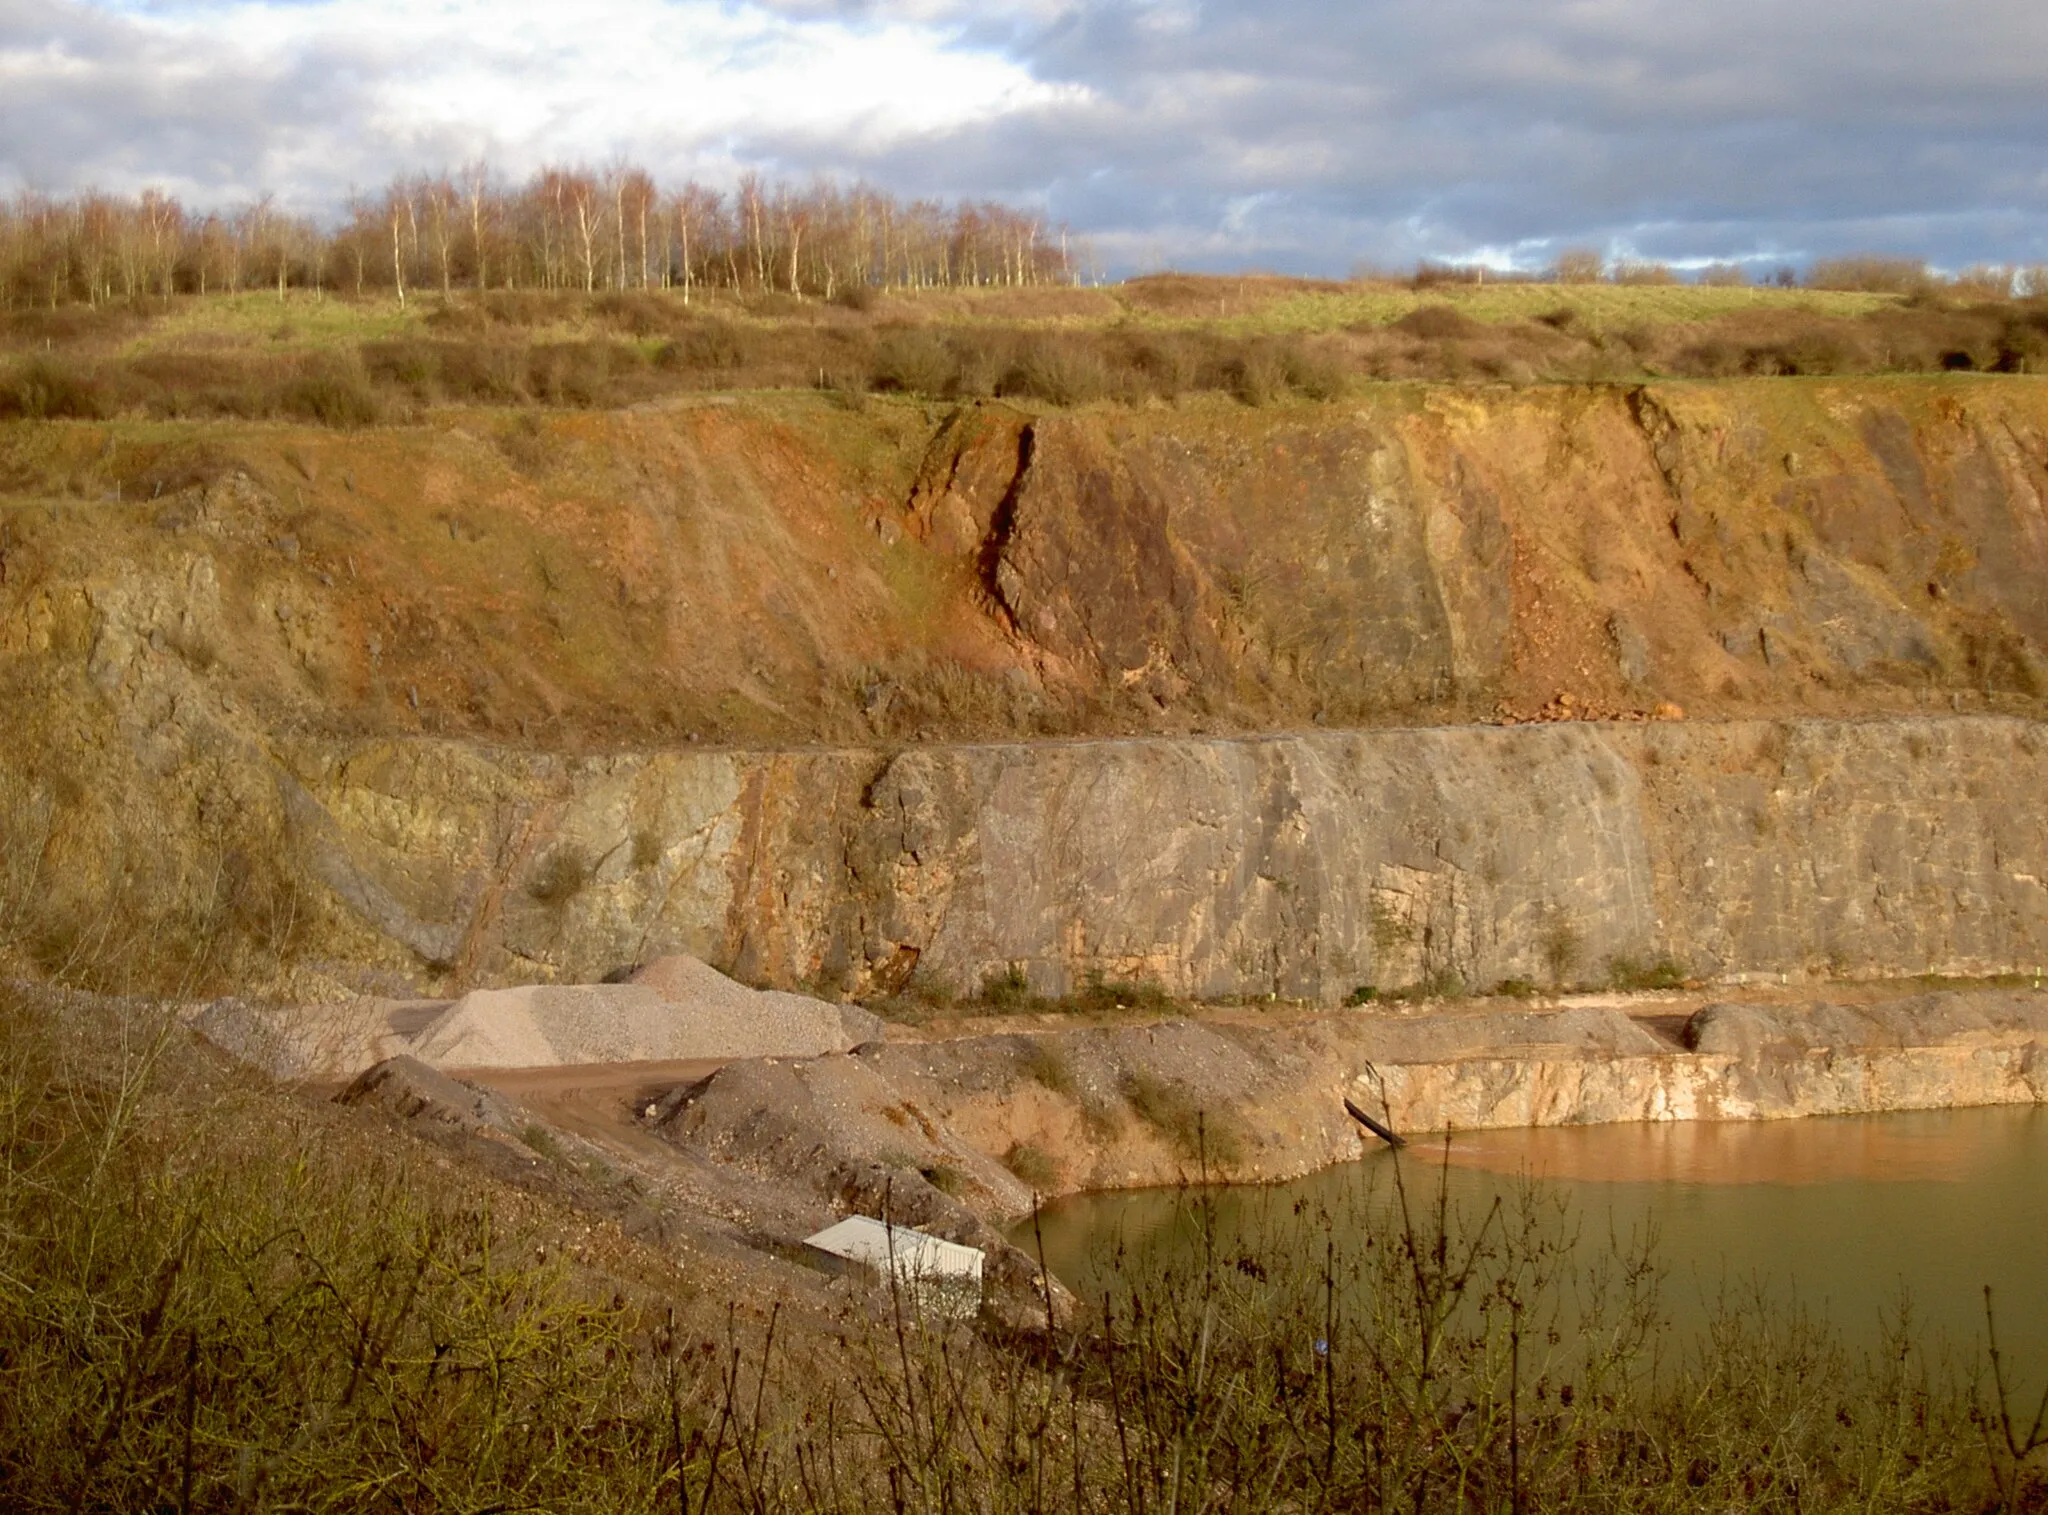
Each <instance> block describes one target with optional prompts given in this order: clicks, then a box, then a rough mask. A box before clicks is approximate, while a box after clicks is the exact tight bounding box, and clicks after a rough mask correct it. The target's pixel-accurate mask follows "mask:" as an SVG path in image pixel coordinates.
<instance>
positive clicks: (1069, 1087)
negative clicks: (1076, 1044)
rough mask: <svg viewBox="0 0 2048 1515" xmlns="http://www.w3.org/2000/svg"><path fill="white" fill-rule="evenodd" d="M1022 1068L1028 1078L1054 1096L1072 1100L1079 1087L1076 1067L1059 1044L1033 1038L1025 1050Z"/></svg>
mask: <svg viewBox="0 0 2048 1515" xmlns="http://www.w3.org/2000/svg"><path fill="white" fill-rule="evenodd" d="M1022 1066H1023V1071H1024V1076H1025V1077H1026V1078H1028V1079H1030V1080H1031V1081H1032V1082H1033V1083H1036V1084H1040V1085H1042V1086H1043V1087H1045V1088H1047V1089H1050V1090H1051V1091H1052V1092H1053V1093H1054V1094H1064V1095H1066V1096H1068V1097H1069V1098H1071V1097H1072V1096H1073V1095H1074V1093H1075V1091H1076V1089H1077V1088H1078V1087H1079V1086H1078V1084H1077V1083H1076V1082H1075V1079H1074V1065H1073V1064H1072V1063H1071V1062H1070V1061H1068V1059H1067V1054H1066V1049H1065V1048H1063V1047H1061V1046H1060V1044H1059V1043H1058V1042H1055V1041H1051V1040H1048V1039H1047V1038H1044V1037H1033V1038H1032V1040H1031V1044H1030V1045H1029V1046H1028V1047H1026V1048H1025V1049H1024V1056H1023V1062H1022Z"/></svg>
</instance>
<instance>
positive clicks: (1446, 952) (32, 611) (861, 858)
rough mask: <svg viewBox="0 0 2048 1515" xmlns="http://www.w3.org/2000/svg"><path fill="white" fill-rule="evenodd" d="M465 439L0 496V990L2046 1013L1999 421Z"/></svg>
mask: <svg viewBox="0 0 2048 1515" xmlns="http://www.w3.org/2000/svg"><path fill="white" fill-rule="evenodd" d="M509 424H510V423H509V422H508V421H507V420H506V418H504V417H493V416H489V415H456V414H454V413H449V414H446V415H439V414H437V415H436V417H435V418H434V419H433V420H431V421H430V422H429V423H427V424H422V425H420V426H416V427H407V428H390V429H386V430H382V431H377V432H374V433H368V434H363V435H360V436H354V437H344V436H339V435H336V434H333V433H329V432H325V431H305V432H294V431H289V430H284V429H275V428H245V427H238V426H229V425H225V424H215V425H210V426H208V427H206V428H204V429H203V430H201V429H194V430H192V431H191V432H190V433H189V434H186V433H181V432H179V431H178V429H177V428H175V427H173V428H171V430H170V431H169V432H166V431H164V429H163V428H160V427H159V428H154V429H152V430H151V431H150V432H149V433H148V434H147V435H146V436H145V435H142V434H133V435H131V434H130V432H129V431H128V430H126V429H124V428H123V427H122V426H121V425H118V424H115V425H110V426H106V427H85V426H80V427H70V428H55V429H47V428H45V429H37V428H26V429H23V430H21V431H19V432H18V433H16V432H10V433H8V434H7V436H6V437H4V438H0V488H5V489H7V490H9V491H12V492H13V493H12V495H11V496H10V499H11V503H10V505H9V508H8V510H7V511H6V512H5V513H4V520H0V697H4V698H5V700H6V702H7V709H8V712H9V717H10V719H9V722H8V724H7V730H6V732H5V734H4V736H0V757H4V759H5V761H4V762H0V839H4V841H5V846H4V847H0V954H5V953H11V954H12V955H13V956H14V957H15V958H16V960H17V961H21V962H23V963H24V965H25V968H26V969H27V970H28V971H35V972H42V973H52V972H58V971H63V970H64V965H65V964H66V963H67V962H70V963H74V964H75V962H76V961H77V960H78V959H80V957H81V956H82V955H90V956H92V957H93V958H95V959H96V960H97V959H101V958H105V957H108V956H109V955H110V954H109V953H108V951H107V950H106V944H107V941H108V939H109V937H122V938H129V937H132V939H133V940H132V942H126V943H124V946H123V953H124V954H125V958H126V960H127V961H129V962H144V963H154V964H155V965H156V966H155V967H154V969H152V972H153V973H154V975H155V981H156V982H158V983H159V984H161V985H162V986H165V987H170V986H175V985H183V984H186V983H189V982H192V981H194V980H195V979H196V980H199V981H206V982H219V983H239V984H251V983H258V984H261V983H264V982H267V981H268V980H269V979H275V977H276V975H277V970H278V966H279V965H280V964H281V963H282V964H286V965H288V966H290V967H291V968H292V970H293V971H294V972H295V973H296V974H297V975H298V977H299V978H300V979H302V980H308V979H312V978H325V979H326V980H328V981H330V982H332V981H336V980H338V981H339V982H340V983H341V984H343V985H348V986H357V985H368V986H369V987H374V988H379V989H382V990H384V991H386V992H392V993H406V992H419V991H420V990H422V989H427V990H432V991H433V992H437V993H447V992H455V991H459V990H461V989H465V988H469V987H473V986H477V985H491V984H504V983H517V982H526V981H531V980H534V979H572V978H590V977H595V976H597V975H598V974H600V973H602V972H605V971H608V970H610V969H612V968H615V967H618V966H621V965H623V964H626V963H629V962H634V961H640V960H643V959H644V958H646V957H648V956H651V955H653V954H655V953H657V952H660V951H665V950H683V951H690V952H693V953H695V954H696V955H698V956H700V957H703V958H705V959H707V960H709V961H711V962H713V963H714V964H715V965H717V966H719V967H721V968H726V969H731V970H734V971H737V972H739V973H741V974H742V975H743V976H746V977H748V978H750V979H752V980H755V981H758V982H762V983H769V984H774V985H778V986H785V987H787V986H792V985H797V984H801V983H809V984H812V985H815V986H818V987H821V988H826V989H830V990H832V991H834V992H839V991H848V992H859V993H877V992H888V991H890V990H892V989H897V988H902V987H906V986H908V987H913V988H914V987H916V986H918V985H920V984H923V985H926V986H930V987H934V988H950V989H954V990H958V989H961V988H972V987H974V986H975V985H976V984H977V983H978V982H979V979H980V977H981V975H983V974H984V973H987V972H989V971H991V970H992V969H996V970H1003V969H1007V967H1008V965H1010V964H1012V963H1016V964H1018V965H1020V967H1021V969H1022V971H1024V972H1025V973H1026V974H1027V976H1028V977H1029V978H1030V979H1031V981H1032V983H1033V984H1034V985H1035V986H1037V987H1039V988H1041V989H1043V990H1045V991H1048V992H1058V991H1059V990H1061V989H1062V988H1065V987H1068V986H1071V985H1072V984H1074V983H1076V982H1078V981H1080V980H1082V979H1083V978H1085V976H1086V975H1087V974H1088V973H1089V972H1091V971H1099V972H1102V973H1104V974H1106V975H1109V976H1111V977H1116V976H1124V975H1145V976H1150V977H1153V978H1156V979H1158V980H1159V981H1160V982H1162V983H1163V984H1165V985H1167V986H1168V987H1171V988H1174V989H1176V990H1183V991H1187V992H1200V993H1218V994H1250V993H1259V994H1264V993H1273V994H1280V995H1283V996H1287V995H1300V996H1305V997H1309V998H1317V999H1333V998H1338V997H1341V996H1343V995H1345V994H1348V993H1349V992H1351V990H1353V989H1354V988H1356V987H1358V986H1359V985H1362V984H1367V983H1370V984H1373V985H1376V986H1377V987H1379V988H1381V989H1388V988H1395V987H1401V986H1405V985H1412V984H1420V983H1431V982H1434V983H1439V984H1447V983H1449V982H1450V981H1451V980H1452V979H1453V978H1459V979H1463V980H1464V981H1465V982H1467V983H1471V984H1480V985H1484V984H1487V983H1491V982H1493V981H1496V980H1498V979H1503V978H1515V977H1519V978H1525V979H1529V980H1531V981H1533V982H1536V983H1546V982H1548V981H1550V980H1551V979H1552V978H1565V979H1572V978H1597V977H1599V976H1600V975H1602V974H1603V973H1604V972H1605V971H1606V966H1607V960H1608V958H1609V957H1612V956H1616V955H1639V956H1640V955H1650V956H1654V955H1657V954H1669V955H1671V956H1672V957H1673V958H1674V959H1676V960H1677V961H1678V962H1679V963H1680V964H1681V965H1683V966H1684V967H1685V968H1687V969H1689V970H1692V971H1696V972H1700V973H1719V974H1744V973H1780V972H1783V973H1795V972H1811V971H1815V970H1820V969H1825V970H1828V971H1836V972H1850V973H1866V972H1868V973H1886V972H1921V971H1930V970H1932V971H1974V970H1980V969H1986V968H2010V967H2031V966H2033V965H2034V964H2035V962H2037V961H2038V960H2039V959H2040V958H2041V957H2042V956H2048V954H2043V953H2042V952H2041V950H2040V948H2041V943H2042V936H2041V903H2040V890H2041V885H2040V884H2039V883H2038V882H2035V881H2036V880H2039V879H2042V878H2044V877H2048V873H2044V871H2043V863H2042V850H2043V849H2042V836H2041V827H2042V822H2041V818H2040V814H2039V812H2038V810H2036V809H2033V808H2030V806H2029V803H2028V802H2027V800H2026V799H2025V795H2026V794H2027V793H2029V792H2039V789H2038V781H2039V777H2040V756H2039V745H2040V728H2039V726H2038V725H2037V724H2033V723H2032V721H2033V720H2034V718H2037V717H2038V716H2039V715H2040V714H2041V713H2042V708H2043V707H2042V698H2043V690H2044V689H2048V681H2044V677H2043V670H2044V667H2048V665H2044V663H2043V661H2042V658H2043V648H2044V647H2048V621H2044V620H2043V617H2044V615H2048V610H2044V606H2048V597H2044V596H2042V595H2041V594H2040V593H2039V586H2040V584H2041V583H2042V582H2043V575H2044V574H2048V516H2044V513H2043V504H2042V501H2043V497H2044V490H2048V390H2042V389H2041V388H2040V387H2039V386H2036V385H2032V384H2029V383H2025V382H2009V381H2004V380H2001V381H1998V382H1991V381H1988V380H1953V381H1952V380H1948V379H1941V378H1922V379H1913V380H1901V381H1897V382H1894V381H1890V380H1882V381H1880V380H1859V381H1855V382H1846V381H1845V382H1843V383H1839V384H1837V383H1812V384H1808V383H1804V382H1802V383H1800V384H1797V385H1790V384H1784V383H1775V382H1774V383H1763V382H1759V383H1749V382H1730V383H1725V384H1699V385H1657V386H1651V387H1649V388H1640V387H1638V388H1588V389H1570V388H1562V387H1559V388H1549V387H1546V388H1544V389H1541V390H1535V389H1531V390H1519V391H1517V390H1509V389H1501V390H1497V391H1495V390H1477V389H1469V388H1457V387H1445V388H1435V389H1431V388H1417V389H1410V388H1405V387H1399V386H1388V387H1385V388H1382V389H1376V390H1374V391H1372V392H1371V394H1370V395H1368V396H1366V397H1364V398H1361V399H1359V400H1357V401H1356V402H1346V403H1345V404H1343V405H1334V404H1333V405H1321V406H1306V405H1303V406H1294V405H1289V406H1280V407H1272V408H1247V407H1242V406H1237V405H1234V404H1230V405H1223V404H1217V405H1209V404H1206V403H1205V404H1196V405H1190V406H1185V407H1174V408H1155V409H1137V410H1133V409H1126V408H1119V407H1107V408H1101V409H1088V410H1081V411H1070V412H1055V413H1044V414H1039V413H1031V412H1027V411H1024V410H1019V409H1015V408H1012V407H1007V406H1002V405H987V406H981V407H969V408H966V409H963V410H959V411H954V412H949V413H944V414H941V413H938V412H928V411H927V410H926V409H924V408H923V407H920V406H914V405H908V404H904V405H898V404H895V403H893V402H892V403H876V404H874V405H871V406H870V407H868V408H867V409H866V410H864V411H862V412H860V413H858V414H855V413H852V412H848V411H845V410H843V409H839V408H835V407H832V406H830V405H828V404H824V403H822V402H816V401H813V400H810V399H801V398H792V397H784V398H779V399H775V400H773V401H769V400H760V401H747V402H743V403H736V404H725V405H710V404H696V403H691V404H687V405H679V406H676V407H673V408H669V409H664V410H655V411H646V412H635V413H630V414H616V415H590V416H577V417H569V416H557V417H550V418H548V419H546V420H545V421H544V422H536V423H534V425H535V426H537V427H538V430H539V434H538V435H535V436H528V435H527V432H526V431H521V432H520V433H519V436H520V439H521V440H519V441H518V445H516V446H513V445H511V444H510V443H507V442H506V436H505V434H504V428H505V427H506V426H507V425H509ZM529 429H531V428H529ZM500 443H505V445H499V444H500ZM522 459H524V460H525V461H523V462H522V461H521V460H522ZM536 459H544V460H545V466H543V464H542V463H541V462H538V461H535V460H536ZM67 460H68V461H67ZM52 469H55V470H56V473H52V472H51V470H52ZM66 469H70V470H71V471H70V472H65V470H66ZM79 470H84V472H79ZM87 474H90V475H91V476H92V477H94V478H99V477H101V476H103V475H104V476H107V477H110V478H115V479H117V480H119V481H121V489H120V490H119V491H118V492H117V494H118V497H117V498H115V499H112V500H106V501H100V500H97V499H95V500H94V501H93V502H92V503H90V504H89V505H85V504H79V503H77V502H76V501H75V500H73V499H71V498H70V497H69V492H71V491H72V483H74V482H75V480H76V479H77V478H83V477H85V476H86V475H87ZM60 475H61V478H60V477H59V476H60ZM38 480H40V481H42V482H41V483H38V482H36V481H38ZM51 480H57V481H58V482H57V483H52V482H50V481H51ZM24 481H27V482H24ZM66 481H70V482H66ZM59 483H62V485H63V487H62V488H61V489H60V488H59V487H58V484H59ZM1676 706H1683V707H1684V710H1685V711H1686V712H1689V713H1690V714H1691V715H1692V716H1693V717H1694V719H1693V720H1691V721H1688V722H1684V723H1677V722H1670V721H1666V722H1657V723H1649V722H1638V723H1636V724H1633V725H1631V724H1627V723H1623V724H1597V723H1590V722H1585V721H1579V720H1574V721H1572V722H1570V723H1567V724H1568V728H1569V729H1554V730H1551V731H1549V732H1542V733H1539V732H1528V731H1525V730H1524V729H1523V728H1519V727H1517V728H1514V729H1512V730H1506V731H1502V730H1478V731H1475V730H1470V729H1464V728H1463V727H1461V726H1460V725H1459V723H1466V722H1470V721H1472V720H1474V719H1486V720H1495V719H1499V720H1519V719H1521V718H1523V717H1524V716H1528V715H1532V714H1535V713H1539V712H1544V711H1547V712H1549V713H1550V714H1552V715H1559V716H1563V715H1569V716H1573V717H1579V716H1584V715H1588V714H1592V715H1600V714H1606V715H1612V716H1615V717H1629V718H1631V720H1633V719H1634V718H1636V717H1643V716H1647V715H1648V714H1650V713H1652V712H1655V711H1657V710H1659V709H1662V710H1663V711H1664V712H1665V713H1666V714H1667V715H1668V714H1670V713H1672V711H1673V709H1674V708H1675V707H1676ZM1958 706H1961V707H1964V708H1967V709H1969V710H1986V709H1998V710H2003V711H2006V712H2007V713H2008V714H2009V715H2010V716H2011V719H2010V720H2008V721H2004V722H2000V721H1994V720H1986V721H1981V722H1975V723H1973V722H1968V721H1964V722H1957V721H1953V720H1938V719H1934V718H1933V713H1934V712H1944V713H1947V714H1949V715H1953V714H1954V712H1955V709H1956V708H1957V707H1958ZM1872 712H1883V713H1888V714H1889V715H1890V716H1892V717H1893V718H1895V723H1894V724H1891V725H1887V726H1868V725H1857V724H1853V723H1851V724H1842V723H1839V722H1838V721H1837V720H1836V718H1838V717H1841V716H1844V715H1856V714H1865V713H1872ZM1702 716H1712V717H1715V718H1716V719H1715V720H1714V721H1713V722H1711V723H1710V722H1707V721H1703V720H1701V719H1700V718H1701V717H1702ZM1738 717H1739V718H1741V719H1737V718H1738ZM1757 717H1763V719H1756V718H1757ZM1823 718H1825V719H1823ZM1395 721H1400V722H1403V723H1406V724H1407V726H1408V728H1409V729H1394V728H1392V727H1391V726H1390V725H1389V723H1391V722H1395ZM1831 722H1833V723H1832V724H1831ZM1318 726H1324V727H1343V726H1363V727H1367V728H1370V729H1366V730H1362V731H1358V732H1354V733H1350V734H1337V733H1335V732H1334V731H1333V732H1332V733H1331V734H1328V735H1324V734H1320V733H1318V732H1317V728H1318ZM1261 730H1280V731H1286V732H1302V733H1314V734H1304V735H1288V736H1281V737H1274V738H1263V737H1259V738H1253V737H1246V736H1244V733H1247V732H1257V731H1261ZM693 738H694V739H695V740H693ZM1048 738H1077V739H1087V740H1079V741H1076V742H1074V744H1072V745H1067V744H1065V743H1064V742H1063V741H1048V740H1047V739H1048ZM1105 738H1116V740H1103V739H1105ZM714 739H715V742H716V745H715V750H714ZM906 742H913V743H915V744H916V745H914V746H911V747H906V746H905V743H906ZM816 743H825V744H829V745H827V746H823V747H820V746H792V745H791V744H816ZM266 975H267V976H268V979H266ZM310 992H313V993H317V992H319V990H318V986H317V985H316V986H313V987H312V989H311V991H310Z"/></svg>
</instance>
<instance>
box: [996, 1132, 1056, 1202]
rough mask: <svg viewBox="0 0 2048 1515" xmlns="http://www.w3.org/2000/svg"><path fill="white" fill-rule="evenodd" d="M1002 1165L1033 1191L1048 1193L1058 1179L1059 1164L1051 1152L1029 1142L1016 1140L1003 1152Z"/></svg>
mask: <svg viewBox="0 0 2048 1515" xmlns="http://www.w3.org/2000/svg"><path fill="white" fill-rule="evenodd" d="M1003 1166H1004V1167H1005V1168H1008V1169H1009V1170H1010V1171H1011V1172H1012V1173H1014V1174H1016V1175H1017V1178H1018V1179H1019V1180H1020V1181H1021V1182H1023V1183H1025V1184H1027V1185H1029V1186H1030V1188H1031V1189H1032V1191H1033V1192H1034V1193H1038V1194H1046V1193H1050V1192H1051V1191H1052V1189H1053V1187H1054V1186H1055V1185H1056V1184H1058V1183H1059V1181H1060V1168H1059V1164H1058V1163H1056V1162H1055V1161H1053V1157H1052V1154H1051V1153H1050V1152H1048V1151H1046V1150H1045V1148H1043V1147H1040V1146H1035V1145H1033V1144H1032V1143H1031V1142H1018V1143H1017V1144H1016V1145H1015V1146H1013V1147H1011V1148H1010V1150H1009V1151H1007V1152H1005V1153H1004V1154H1003Z"/></svg>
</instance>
